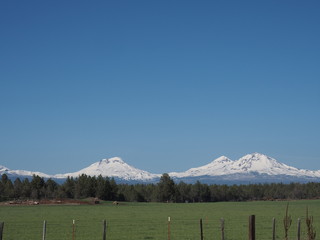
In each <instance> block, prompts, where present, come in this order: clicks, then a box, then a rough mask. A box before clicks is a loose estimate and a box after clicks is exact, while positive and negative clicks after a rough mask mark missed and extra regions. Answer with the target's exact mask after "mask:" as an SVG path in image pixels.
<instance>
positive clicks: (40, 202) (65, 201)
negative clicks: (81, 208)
mask: <svg viewBox="0 0 320 240" xmlns="http://www.w3.org/2000/svg"><path fill="white" fill-rule="evenodd" d="M99 203H100V201H99V200H98V199H85V200H76V199H42V200H13V201H7V202H1V203H0V205H10V206H14V205H95V204H99Z"/></svg>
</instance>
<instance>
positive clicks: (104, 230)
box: [102, 220, 107, 240]
mask: <svg viewBox="0 0 320 240" xmlns="http://www.w3.org/2000/svg"><path fill="white" fill-rule="evenodd" d="M106 239H107V221H106V220H104V221H103V235H102V240H106Z"/></svg>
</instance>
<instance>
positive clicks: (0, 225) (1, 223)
mask: <svg viewBox="0 0 320 240" xmlns="http://www.w3.org/2000/svg"><path fill="white" fill-rule="evenodd" d="M3 228H4V222H0V240H2V236H3Z"/></svg>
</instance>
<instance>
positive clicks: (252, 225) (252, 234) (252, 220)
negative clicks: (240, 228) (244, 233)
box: [249, 215, 256, 240]
mask: <svg viewBox="0 0 320 240" xmlns="http://www.w3.org/2000/svg"><path fill="white" fill-rule="evenodd" d="M249 240H256V217H255V215H251V216H250V217H249Z"/></svg>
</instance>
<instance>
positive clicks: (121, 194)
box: [0, 174, 320, 203]
mask: <svg viewBox="0 0 320 240" xmlns="http://www.w3.org/2000/svg"><path fill="white" fill-rule="evenodd" d="M89 197H93V198H98V199H101V200H109V201H129V202H179V203H181V202H220V201H252V200H284V199H315V198H319V197H320V183H315V182H310V183H304V184H302V183H291V184H282V183H272V184H250V185H216V184H213V185H208V184H203V183H201V182H199V181H198V182H196V183H194V184H187V183H184V182H179V183H176V182H174V181H173V179H171V178H170V176H169V175H168V174H163V175H162V177H161V179H160V181H159V182H158V183H156V184H134V185H131V184H120V183H116V181H115V180H114V179H113V178H108V177H102V176H98V177H91V176H87V175H81V176H79V177H77V178H67V179H66V181H65V182H64V183H62V184H58V183H57V182H55V181H54V180H52V179H47V180H45V179H44V178H42V177H39V176H35V175H34V176H33V178H32V179H30V180H29V179H27V178H25V179H23V180H21V179H19V178H17V179H15V180H14V181H11V180H10V179H9V178H8V176H7V175H6V174H3V175H2V176H1V181H0V201H8V200H18V199H19V200H27V199H33V200H41V199H66V198H68V199H84V198H89Z"/></svg>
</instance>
